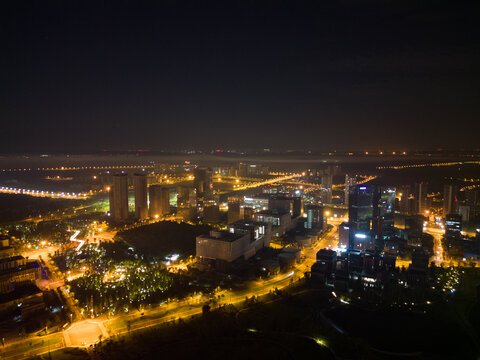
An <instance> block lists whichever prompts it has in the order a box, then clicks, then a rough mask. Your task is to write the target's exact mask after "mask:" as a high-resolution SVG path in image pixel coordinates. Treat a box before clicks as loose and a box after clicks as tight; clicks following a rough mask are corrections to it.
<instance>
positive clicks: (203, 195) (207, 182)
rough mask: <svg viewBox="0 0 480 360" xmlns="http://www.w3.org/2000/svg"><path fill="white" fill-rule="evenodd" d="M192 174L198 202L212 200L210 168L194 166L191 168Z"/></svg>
mask: <svg viewBox="0 0 480 360" xmlns="http://www.w3.org/2000/svg"><path fill="white" fill-rule="evenodd" d="M193 175H194V177H195V178H194V180H193V185H194V187H195V190H196V192H197V200H198V201H199V202H200V203H201V202H203V201H210V200H213V181H212V169H210V168H196V169H195V170H193Z"/></svg>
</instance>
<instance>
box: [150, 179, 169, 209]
mask: <svg viewBox="0 0 480 360" xmlns="http://www.w3.org/2000/svg"><path fill="white" fill-rule="evenodd" d="M148 197H149V201H150V204H149V205H150V208H149V215H150V217H165V216H166V215H168V214H169V213H170V189H169V188H167V187H165V186H162V185H151V186H150V187H149V188H148Z"/></svg>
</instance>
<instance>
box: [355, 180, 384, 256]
mask: <svg viewBox="0 0 480 360" xmlns="http://www.w3.org/2000/svg"><path fill="white" fill-rule="evenodd" d="M379 199H380V194H379V188H378V187H377V186H374V185H368V186H367V185H356V186H353V187H351V188H350V193H349V200H348V202H349V206H348V217H349V222H350V232H349V248H350V249H360V250H365V249H372V248H373V247H374V243H375V241H374V240H375V239H376V238H377V236H378V234H377V233H376V232H377V231H378V225H377V224H378V217H379V208H378V202H379ZM373 224H375V226H374V227H373ZM372 230H375V232H374V231H372ZM372 235H373V239H372Z"/></svg>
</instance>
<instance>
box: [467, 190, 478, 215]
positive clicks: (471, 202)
mask: <svg viewBox="0 0 480 360" xmlns="http://www.w3.org/2000/svg"><path fill="white" fill-rule="evenodd" d="M465 205H467V206H468V207H469V208H470V218H472V219H476V218H478V217H480V191H479V190H478V189H466V190H465Z"/></svg>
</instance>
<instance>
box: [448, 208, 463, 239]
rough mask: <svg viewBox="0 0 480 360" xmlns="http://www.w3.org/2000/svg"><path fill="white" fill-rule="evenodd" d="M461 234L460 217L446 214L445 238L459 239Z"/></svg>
mask: <svg viewBox="0 0 480 360" xmlns="http://www.w3.org/2000/svg"><path fill="white" fill-rule="evenodd" d="M461 232H462V215H459V214H448V215H447V217H446V220H445V237H446V238H459V237H460V236H461Z"/></svg>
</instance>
